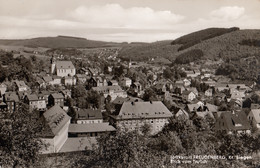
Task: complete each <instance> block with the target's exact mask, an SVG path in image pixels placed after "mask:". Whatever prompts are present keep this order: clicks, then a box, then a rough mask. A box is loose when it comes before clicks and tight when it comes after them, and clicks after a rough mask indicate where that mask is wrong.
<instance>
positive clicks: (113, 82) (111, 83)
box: [107, 80, 118, 86]
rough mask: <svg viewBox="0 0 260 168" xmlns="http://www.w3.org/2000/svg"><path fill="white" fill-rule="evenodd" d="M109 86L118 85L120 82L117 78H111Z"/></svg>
mask: <svg viewBox="0 0 260 168" xmlns="http://www.w3.org/2000/svg"><path fill="white" fill-rule="evenodd" d="M107 84H108V86H117V85H118V82H117V81H116V80H110V81H108V82H107Z"/></svg>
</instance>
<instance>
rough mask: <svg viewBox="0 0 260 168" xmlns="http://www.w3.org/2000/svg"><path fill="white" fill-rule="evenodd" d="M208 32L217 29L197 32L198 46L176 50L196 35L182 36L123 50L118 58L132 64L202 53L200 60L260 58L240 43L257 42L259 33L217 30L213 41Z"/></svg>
mask: <svg viewBox="0 0 260 168" xmlns="http://www.w3.org/2000/svg"><path fill="white" fill-rule="evenodd" d="M212 30H217V29H205V30H202V31H199V32H197V33H199V34H200V35H201V34H203V38H201V40H200V41H199V42H198V43H196V44H194V45H192V46H190V47H188V48H185V49H183V50H178V49H179V48H180V47H181V46H183V44H179V43H184V42H185V44H186V43H189V40H190V41H194V40H193V38H197V35H198V34H197V33H191V34H189V35H185V36H183V37H180V38H178V39H176V40H174V42H173V41H161V42H155V43H149V44H143V45H138V46H131V45H128V46H124V47H123V49H122V50H121V51H120V53H119V56H120V57H123V58H127V59H132V60H135V59H137V60H149V59H150V58H156V57H164V58H168V59H169V60H171V61H174V60H175V59H176V58H177V57H179V56H180V57H185V56H186V55H188V56H189V55H190V54H191V53H192V52H193V51H196V52H197V51H199V50H200V51H199V52H202V53H203V56H201V55H200V57H199V58H200V59H211V60H218V59H219V58H231V59H232V58H234V59H236V58H238V57H249V56H258V57H259V56H260V47H258V46H255V45H244V43H242V42H243V41H245V40H250V39H254V40H260V30H235V31H229V30H230V29H225V30H226V31H223V29H219V30H220V31H217V33H215V35H214V37H213V35H212V34H214V33H212ZM227 31H229V32H227ZM220 32H222V33H220ZM223 32H225V33H223ZM207 33H208V35H207ZM216 34H217V35H216ZM209 37H211V38H209ZM195 41H196V40H195ZM171 43H172V45H171ZM259 58H260V57H259Z"/></svg>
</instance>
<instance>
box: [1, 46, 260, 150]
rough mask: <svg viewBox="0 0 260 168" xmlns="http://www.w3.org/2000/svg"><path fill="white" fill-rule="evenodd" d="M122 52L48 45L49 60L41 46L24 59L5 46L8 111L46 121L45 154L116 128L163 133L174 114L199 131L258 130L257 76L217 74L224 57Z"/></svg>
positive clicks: (82, 144)
mask: <svg viewBox="0 0 260 168" xmlns="http://www.w3.org/2000/svg"><path fill="white" fill-rule="evenodd" d="M119 50H120V49H119V48H117V47H114V48H101V49H97V50H95V51H90V52H89V51H88V53H87V54H86V53H85V54H84V53H81V54H78V53H77V52H75V51H74V50H68V51H59V50H56V51H53V50H52V51H50V50H47V51H43V52H42V53H40V55H42V57H43V58H42V57H41V56H39V51H31V52H29V53H30V54H29V56H28V55H27V56H26V57H25V56H23V55H19V53H20V52H18V51H7V50H5V51H4V50H2V51H1V69H0V72H1V76H0V78H1V84H0V96H1V98H0V109H1V112H2V114H3V115H2V116H5V115H4V114H5V113H6V112H7V113H20V110H21V107H23V108H24V107H25V108H26V109H28V111H29V113H30V114H33V115H32V116H33V119H34V120H35V121H37V123H41V124H42V125H43V128H42V130H41V131H40V132H39V133H37V137H39V138H40V140H41V141H42V142H43V144H44V145H46V147H45V148H42V149H41V150H40V154H55V153H57V154H58V153H70V152H82V151H91V150H94V147H93V145H94V146H95V145H98V138H100V137H102V136H104V135H114V134H115V133H116V132H117V131H118V130H121V131H123V132H133V131H137V134H141V135H143V134H147V135H149V136H157V135H160V134H161V133H162V132H164V131H165V129H166V127H168V125H169V122H172V121H171V120H172V119H174V120H177V121H178V122H183V123H188V124H187V125H188V126H191V125H195V127H196V129H198V132H204V131H205V130H207V129H209V130H212V131H213V132H215V133H217V132H222V133H225V134H230V135H235V136H242V135H245V134H248V135H257V133H259V129H260V91H258V89H257V86H258V84H257V81H252V82H251V81H247V82H241V81H240V82H236V81H234V80H232V79H231V78H230V77H229V76H225V75H219V74H218V71H219V67H220V65H221V64H223V63H224V61H223V60H222V59H220V60H219V61H210V60H205V61H203V62H202V63H201V62H200V63H198V62H196V61H195V62H190V63H189V64H186V65H185V64H180V65H178V64H174V63H173V62H171V61H170V60H168V59H166V58H160V57H157V58H151V59H149V60H147V61H134V60H131V59H123V58H120V57H118V52H119ZM18 55H19V56H18ZM4 118H5V117H4ZM175 124H176V123H175ZM180 131H185V130H180ZM179 133H182V132H179ZM258 147H259V143H258V144H257V146H256V147H255V148H256V150H254V151H257V150H258V149H259V148H258Z"/></svg>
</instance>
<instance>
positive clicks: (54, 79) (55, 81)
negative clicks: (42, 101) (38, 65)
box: [51, 75, 61, 86]
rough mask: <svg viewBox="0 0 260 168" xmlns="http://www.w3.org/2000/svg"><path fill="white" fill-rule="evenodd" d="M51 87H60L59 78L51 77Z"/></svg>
mask: <svg viewBox="0 0 260 168" xmlns="http://www.w3.org/2000/svg"><path fill="white" fill-rule="evenodd" d="M51 85H59V86H60V85H61V77H60V76H56V75H53V76H52V81H51Z"/></svg>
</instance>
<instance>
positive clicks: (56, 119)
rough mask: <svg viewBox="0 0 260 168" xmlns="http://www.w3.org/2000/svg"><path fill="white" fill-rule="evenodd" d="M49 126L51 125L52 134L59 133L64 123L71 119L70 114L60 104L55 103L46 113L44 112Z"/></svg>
mask: <svg viewBox="0 0 260 168" xmlns="http://www.w3.org/2000/svg"><path fill="white" fill-rule="evenodd" d="M43 116H44V118H45V121H46V124H47V126H49V128H50V131H51V134H52V135H54V136H55V135H57V134H58V132H59V131H60V130H61V129H62V128H63V127H64V125H65V124H66V123H67V122H68V121H69V120H70V119H71V117H70V116H68V115H67V113H66V112H65V111H64V110H63V109H62V108H61V107H60V106H59V105H55V106H53V107H52V108H50V109H49V110H47V111H46V112H45V113H43Z"/></svg>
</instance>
